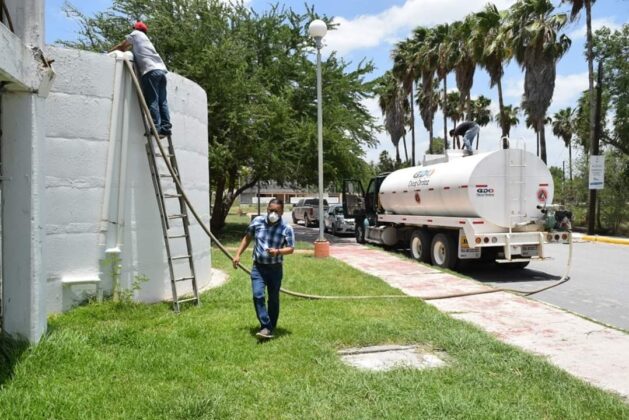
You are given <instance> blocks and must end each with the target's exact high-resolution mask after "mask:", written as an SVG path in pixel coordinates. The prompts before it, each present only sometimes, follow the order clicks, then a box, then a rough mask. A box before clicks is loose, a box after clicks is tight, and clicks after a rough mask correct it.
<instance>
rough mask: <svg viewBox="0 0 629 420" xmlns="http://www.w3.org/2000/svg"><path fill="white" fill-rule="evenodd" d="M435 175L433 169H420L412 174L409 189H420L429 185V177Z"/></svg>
mask: <svg viewBox="0 0 629 420" xmlns="http://www.w3.org/2000/svg"><path fill="white" fill-rule="evenodd" d="M434 173H435V170H434V169H422V170H421V171H417V172H415V173H414V174H413V177H412V179H411V180H410V181H409V182H408V186H409V187H421V186H422V185H428V184H429V183H430V177H431V176H432V174H434Z"/></svg>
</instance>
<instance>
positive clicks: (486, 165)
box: [379, 149, 553, 227]
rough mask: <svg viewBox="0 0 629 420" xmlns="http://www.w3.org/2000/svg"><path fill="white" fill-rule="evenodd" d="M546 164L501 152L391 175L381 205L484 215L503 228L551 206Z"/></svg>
mask: <svg viewBox="0 0 629 420" xmlns="http://www.w3.org/2000/svg"><path fill="white" fill-rule="evenodd" d="M552 200H553V179H552V176H551V174H550V171H549V170H548V168H547V167H546V165H545V164H544V162H543V161H542V160H541V159H539V158H538V157H537V156H535V155H533V154H531V153H528V152H526V151H524V150H521V149H506V150H497V151H494V152H489V153H479V154H476V155H472V156H466V157H460V156H458V157H453V158H451V159H450V160H449V161H447V162H442V163H435V164H430V165H425V166H416V167H412V168H405V169H401V170H398V171H395V172H393V173H391V174H390V175H388V176H387V177H386V178H385V180H384V181H383V183H382V185H381V187H380V194H379V201H380V205H381V206H382V208H383V209H384V210H385V211H386V212H388V213H391V214H408V215H419V216H423V215H429V216H456V217H480V218H483V219H485V220H486V221H488V222H490V223H493V224H496V225H498V226H501V227H509V226H513V225H514V224H516V223H523V222H528V221H530V220H537V219H539V218H540V217H541V216H542V213H541V211H540V209H538V208H537V206H538V205H544V204H545V203H546V204H551V203H552Z"/></svg>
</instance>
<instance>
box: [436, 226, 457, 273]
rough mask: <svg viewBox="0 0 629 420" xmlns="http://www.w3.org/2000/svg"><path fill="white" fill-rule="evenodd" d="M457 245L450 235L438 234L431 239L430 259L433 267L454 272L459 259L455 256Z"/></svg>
mask: <svg viewBox="0 0 629 420" xmlns="http://www.w3.org/2000/svg"><path fill="white" fill-rule="evenodd" d="M456 247H457V243H456V241H455V240H454V238H453V236H452V235H448V234H446V233H438V234H436V235H435V237H434V238H432V245H431V246H430V259H431V261H432V264H433V265H436V266H437V267H441V268H447V269H450V270H454V268H455V267H456V265H457V263H458V260H459V257H458V256H457V248H456Z"/></svg>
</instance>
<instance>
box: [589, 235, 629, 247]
mask: <svg viewBox="0 0 629 420" xmlns="http://www.w3.org/2000/svg"><path fill="white" fill-rule="evenodd" d="M581 239H583V240H584V241H590V242H605V243H608V244H616V245H629V239H627V238H612V237H610V236H598V235H583V236H581Z"/></svg>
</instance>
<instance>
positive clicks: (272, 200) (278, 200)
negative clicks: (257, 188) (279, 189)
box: [269, 198, 284, 210]
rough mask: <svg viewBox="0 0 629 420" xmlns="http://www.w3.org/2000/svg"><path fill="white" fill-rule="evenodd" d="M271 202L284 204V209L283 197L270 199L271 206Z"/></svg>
mask: <svg viewBox="0 0 629 420" xmlns="http://www.w3.org/2000/svg"><path fill="white" fill-rule="evenodd" d="M271 204H279V205H280V206H282V210H284V200H282V199H281V198H272V199H271V201H269V206H270V205H271Z"/></svg>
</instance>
